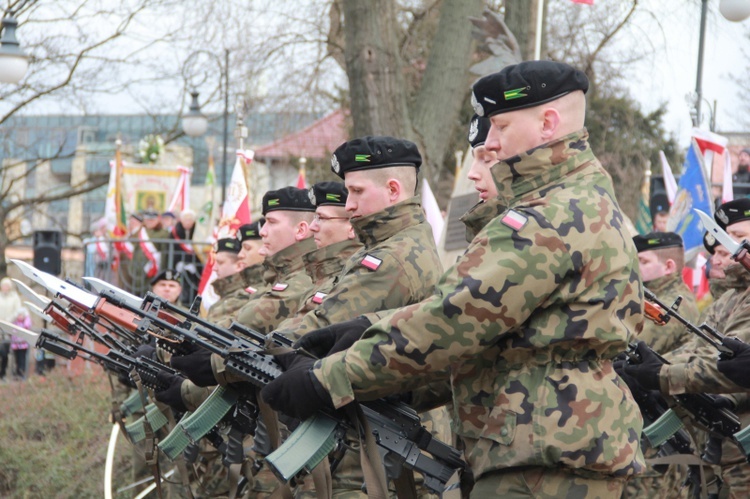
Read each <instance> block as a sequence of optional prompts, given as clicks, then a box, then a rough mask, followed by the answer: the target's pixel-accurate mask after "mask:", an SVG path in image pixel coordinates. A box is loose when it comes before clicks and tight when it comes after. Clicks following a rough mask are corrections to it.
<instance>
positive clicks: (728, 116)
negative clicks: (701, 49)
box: [630, 0, 750, 146]
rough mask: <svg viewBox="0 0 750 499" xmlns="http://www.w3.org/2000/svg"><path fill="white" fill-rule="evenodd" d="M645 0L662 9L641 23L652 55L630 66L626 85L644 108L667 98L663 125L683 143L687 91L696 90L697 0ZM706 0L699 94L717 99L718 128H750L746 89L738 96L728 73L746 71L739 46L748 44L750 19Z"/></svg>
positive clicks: (686, 131)
mask: <svg viewBox="0 0 750 499" xmlns="http://www.w3.org/2000/svg"><path fill="white" fill-rule="evenodd" d="M748 1H750V0H748ZM644 4H645V6H646V7H647V8H648V9H650V10H652V11H654V12H661V13H660V14H659V19H658V21H659V22H658V23H657V22H656V21H653V23H652V24H653V25H648V24H647V25H646V26H644V29H645V30H646V31H644V33H649V32H650V33H651V34H652V36H649V39H650V41H651V43H653V44H654V46H655V48H656V50H655V53H654V56H653V57H649V58H646V59H644V60H643V61H642V64H640V65H639V67H637V68H634V69H635V71H633V74H632V75H631V78H632V83H631V84H630V89H631V92H632V94H633V97H635V98H636V99H638V100H639V101H640V102H641V103H642V104H643V106H644V109H646V110H650V109H653V108H655V107H656V106H657V105H658V104H659V103H660V102H663V101H666V102H667V103H668V115H667V120H666V122H667V127H668V129H669V130H671V131H674V132H675V133H676V134H677V136H678V137H679V138H680V144H681V145H683V146H686V145H687V141H688V139H689V133H690V129H691V128H692V124H691V121H690V115H689V108H688V106H687V104H686V102H685V95H686V94H687V93H689V92H691V91H694V90H695V81H696V74H697V66H698V42H699V32H700V10H701V7H700V1H699V0H646V1H645V2H644ZM708 5H709V13H708V17H707V23H706V42H705V53H704V62H703V96H704V97H705V98H706V99H707V100H708V101H709V102H710V104H711V106H713V102H714V99H716V100H717V109H718V112H717V118H716V128H717V130H718V131H743V130H747V131H750V128H749V125H750V116H748V107H749V106H748V104H749V102H748V96H747V93H746V94H745V96H744V97H743V96H741V95H740V91H739V88H738V86H737V84H736V83H735V82H734V81H732V80H731V79H730V75H734V76H736V77H742V76H748V71H747V68H748V66H750V59H749V58H748V56H747V55H743V53H742V46H743V45H744V46H745V47H750V40H748V38H747V33H748V32H749V31H750V20H745V21H743V22H742V23H733V22H730V21H727V20H726V19H724V18H723V17H722V16H721V14H720V13H719V10H718V6H719V0H709V2H708ZM649 27H650V29H649ZM662 29H663V34H662V33H661V32H660V30H662ZM748 88H750V85H748ZM703 114H704V116H705V119H704V122H703V125H704V127H705V128H708V120H709V111H708V109H707V105H706V103H705V102H704V103H703Z"/></svg>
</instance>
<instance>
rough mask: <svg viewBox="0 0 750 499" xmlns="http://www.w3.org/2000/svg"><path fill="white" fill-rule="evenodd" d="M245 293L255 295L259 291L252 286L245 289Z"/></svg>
mask: <svg viewBox="0 0 750 499" xmlns="http://www.w3.org/2000/svg"><path fill="white" fill-rule="evenodd" d="M245 291H247V292H248V293H250V294H253V293H256V292H257V291H258V290H257V289H255V288H254V287H252V286H248V287H246V288H245Z"/></svg>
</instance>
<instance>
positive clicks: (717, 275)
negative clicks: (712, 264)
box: [708, 268, 727, 279]
mask: <svg viewBox="0 0 750 499" xmlns="http://www.w3.org/2000/svg"><path fill="white" fill-rule="evenodd" d="M726 276H727V275H726V274H725V273H724V271H723V270H721V269H715V268H712V269H711V270H709V271H708V278H709V279H724V278H725V277H726Z"/></svg>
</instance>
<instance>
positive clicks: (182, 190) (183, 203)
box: [167, 166, 193, 212]
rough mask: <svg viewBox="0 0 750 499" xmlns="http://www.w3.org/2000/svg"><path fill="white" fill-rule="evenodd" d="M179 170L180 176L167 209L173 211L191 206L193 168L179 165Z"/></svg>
mask: <svg viewBox="0 0 750 499" xmlns="http://www.w3.org/2000/svg"><path fill="white" fill-rule="evenodd" d="M177 171H178V172H180V178H179V179H178V180H177V186H176V187H175V190H174V194H172V200H171V201H170V202H169V206H168V207H167V211H172V212H174V211H175V210H176V211H184V210H187V209H188V208H190V178H191V177H192V174H193V170H192V169H191V168H188V167H187V166H178V167H177Z"/></svg>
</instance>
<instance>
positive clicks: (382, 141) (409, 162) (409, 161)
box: [331, 136, 422, 178]
mask: <svg viewBox="0 0 750 499" xmlns="http://www.w3.org/2000/svg"><path fill="white" fill-rule="evenodd" d="M421 165H422V156H421V155H420V154H419V149H417V145H416V144H415V143H414V142H411V141H409V140H404V139H395V138H393V137H370V136H368V137H362V138H359V139H354V140H350V141H349V142H344V143H343V144H341V145H340V146H339V147H338V148H337V149H336V151H334V153H333V156H331V170H332V171H333V173H335V174H336V175H338V176H339V177H341V178H344V173H346V172H352V171H357V170H373V169H375V168H388V167H390V166H413V167H414V168H416V169H417V170H419V167H420V166H421Z"/></svg>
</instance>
